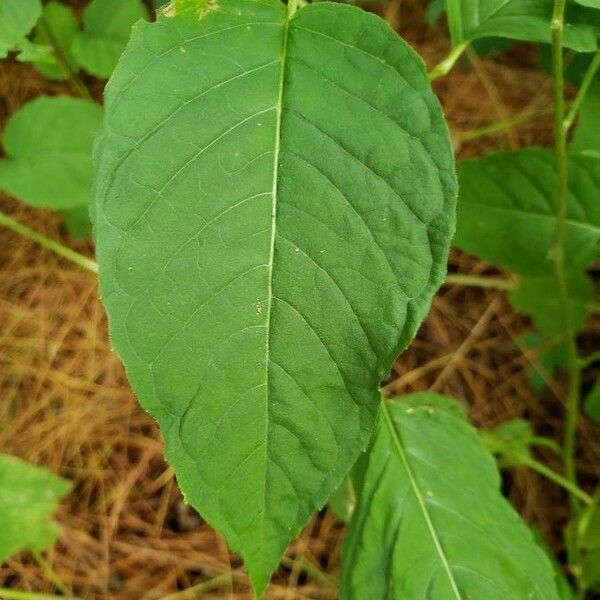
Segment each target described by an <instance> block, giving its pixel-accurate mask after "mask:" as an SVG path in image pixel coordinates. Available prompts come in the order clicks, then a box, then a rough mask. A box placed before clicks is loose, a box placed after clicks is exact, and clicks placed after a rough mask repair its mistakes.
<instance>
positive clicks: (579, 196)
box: [454, 148, 600, 276]
mask: <svg viewBox="0 0 600 600" xmlns="http://www.w3.org/2000/svg"><path fill="white" fill-rule="evenodd" d="M554 165H555V162H554V154H553V152H552V151H551V150H541V149H532V148H530V149H526V150H521V151H517V152H498V153H495V154H490V155H488V156H485V157H483V158H476V159H472V160H465V161H462V162H460V163H459V164H458V178H459V183H460V197H459V202H458V223H457V230H456V236H455V238H454V244H455V245H456V246H458V247H459V248H461V249H463V250H466V251H467V252H470V253H471V254H474V255H476V256H478V257H480V258H482V259H484V260H486V261H488V262H490V263H493V264H496V265H501V266H503V267H506V268H508V269H511V270H513V271H515V272H517V273H520V274H523V275H532V276H541V275H548V274H549V273H550V272H551V263H550V261H549V253H550V250H551V248H552V246H553V244H554V230H555V227H556V217H555V212H556V210H555V195H556V191H555V190H556V169H555V166H554ZM569 192H570V194H569V207H568V218H567V235H566V246H565V257H566V264H567V266H568V268H569V270H571V271H573V272H574V271H576V270H577V269H583V268H584V267H586V266H587V265H588V263H589V262H590V260H591V259H592V258H593V257H594V256H595V252H596V244H597V242H598V239H599V238H600V203H599V202H598V197H600V161H599V160H597V159H595V158H592V157H586V156H580V155H573V156H571V158H570V161H569Z"/></svg>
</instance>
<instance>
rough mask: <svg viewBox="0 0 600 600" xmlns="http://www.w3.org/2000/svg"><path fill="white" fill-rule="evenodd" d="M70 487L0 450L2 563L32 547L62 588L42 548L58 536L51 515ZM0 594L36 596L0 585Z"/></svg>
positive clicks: (22, 596) (62, 481) (49, 544)
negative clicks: (3, 587)
mask: <svg viewBox="0 0 600 600" xmlns="http://www.w3.org/2000/svg"><path fill="white" fill-rule="evenodd" d="M70 490H71V483H70V482H69V481H67V480H66V479H63V478H61V477H57V476H56V475H54V473H51V472H50V471H48V470H47V469H44V468H42V467H36V466H34V465H30V464H29V463H26V462H24V461H22V460H19V459H18V458H15V457H14V456H8V455H6V454H0V563H3V562H4V561H6V560H7V559H9V558H10V557H11V556H12V555H13V554H16V553H17V552H20V551H22V550H26V551H29V552H31V553H32V555H33V556H34V558H35V560H36V561H38V562H39V563H40V565H41V566H42V568H43V569H44V571H45V573H46V575H47V577H48V578H49V580H50V581H51V582H52V583H53V584H54V585H56V586H57V587H58V588H59V589H61V588H62V587H63V586H62V585H61V582H60V580H59V579H58V578H57V576H56V574H55V573H54V572H53V571H52V569H51V568H50V566H49V565H48V564H47V563H46V562H45V560H44V558H43V557H42V555H41V552H42V551H43V550H46V548H48V547H49V546H51V545H52V544H53V543H54V542H55V541H56V538H57V537H58V533H59V529H58V526H57V524H56V523H54V522H53V521H52V520H51V518H50V517H51V515H52V513H53V512H54V511H55V510H56V506H57V504H58V502H59V501H60V499H61V498H62V497H63V496H65V495H66V494H67V493H68V492H69V491H70ZM61 591H64V589H62V590H61ZM13 592H14V593H13ZM0 597H2V598H7V600H9V599H10V598H13V597H14V598H18V597H20V598H30V600H35V596H34V595H32V596H27V595H26V593H25V592H23V593H22V595H21V596H19V595H18V592H15V591H14V590H5V589H1V588H0Z"/></svg>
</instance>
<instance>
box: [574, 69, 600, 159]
mask: <svg viewBox="0 0 600 600" xmlns="http://www.w3.org/2000/svg"><path fill="white" fill-rule="evenodd" d="M570 148H571V150H572V151H573V152H581V153H582V154H586V155H588V156H593V157H594V158H597V159H600V80H599V81H595V82H593V83H592V85H591V86H590V87H589V89H588V91H587V93H586V95H585V97H584V99H583V102H582V104H581V107H580V109H579V115H578V123H577V128H576V129H575V133H574V134H573V141H572V142H571V146H570Z"/></svg>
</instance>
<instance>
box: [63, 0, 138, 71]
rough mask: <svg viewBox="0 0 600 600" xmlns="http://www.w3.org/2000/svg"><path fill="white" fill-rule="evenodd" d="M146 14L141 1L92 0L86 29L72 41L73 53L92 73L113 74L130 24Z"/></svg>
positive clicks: (87, 8)
mask: <svg viewBox="0 0 600 600" xmlns="http://www.w3.org/2000/svg"><path fill="white" fill-rule="evenodd" d="M147 17H148V14H147V12H146V9H145V7H144V5H143V3H142V2H141V0H92V1H91V2H90V3H89V5H88V6H87V7H86V9H85V13H84V17H83V31H81V32H80V33H78V34H77V36H76V37H75V40H74V42H73V46H72V48H71V50H72V53H73V56H74V57H75V58H76V60H77V62H78V63H79V64H80V65H81V66H82V67H83V68H84V69H85V70H86V71H88V72H89V73H91V74H92V75H95V76H96V77H110V74H111V73H112V72H113V70H114V68H115V66H116V64H117V61H118V60H119V57H120V56H121V53H122V52H123V50H124V49H125V46H126V45H127V40H129V35H130V31H131V26H132V25H133V24H134V23H135V22H136V21H139V20H140V19H146V18H147Z"/></svg>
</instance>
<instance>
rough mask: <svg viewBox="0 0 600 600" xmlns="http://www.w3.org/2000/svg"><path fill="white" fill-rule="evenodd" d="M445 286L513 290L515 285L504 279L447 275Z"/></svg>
mask: <svg viewBox="0 0 600 600" xmlns="http://www.w3.org/2000/svg"><path fill="white" fill-rule="evenodd" d="M444 284H446V285H464V286H467V287H480V288H487V289H492V290H505V291H510V290H514V289H515V286H516V283H515V282H514V281H512V280H510V279H505V278H504V277H485V276H480V275H467V274H463V273H448V274H447V275H446V280H445V281H444Z"/></svg>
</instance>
